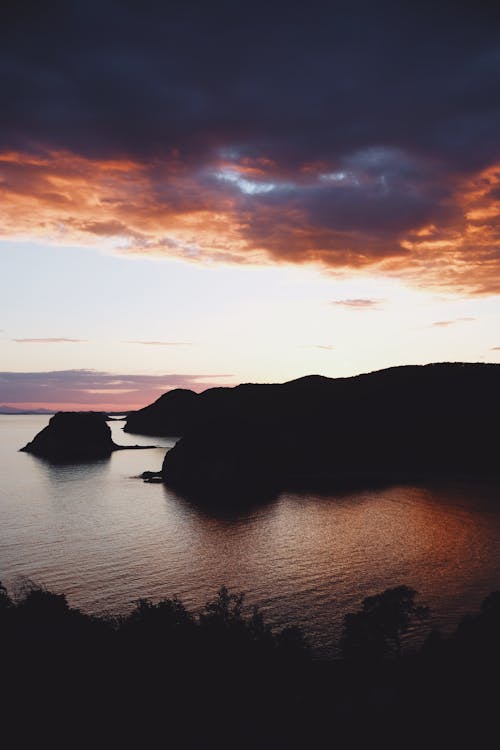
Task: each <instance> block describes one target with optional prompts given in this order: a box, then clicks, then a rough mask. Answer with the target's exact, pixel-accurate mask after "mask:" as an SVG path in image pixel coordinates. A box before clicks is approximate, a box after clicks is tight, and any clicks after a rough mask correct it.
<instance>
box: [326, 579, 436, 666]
mask: <svg viewBox="0 0 500 750" xmlns="http://www.w3.org/2000/svg"><path fill="white" fill-rule="evenodd" d="M416 595H417V592H416V591H415V590H414V589H412V588H410V587H409V586H397V587H395V588H391V589H387V590H386V591H384V592H383V593H382V594H377V595H376V596H368V597H366V599H364V601H363V604H362V607H361V610H360V611H359V612H355V613H352V612H351V613H349V614H347V615H345V617H344V630H343V634H342V640H341V649H342V655H343V656H344V657H345V658H348V659H363V660H373V659H382V658H387V657H400V656H401V646H402V637H403V635H404V634H405V633H406V632H407V631H408V629H409V627H410V626H411V625H412V624H413V623H414V622H415V621H422V620H424V619H426V618H427V617H428V615H429V610H428V608H427V607H423V606H419V605H417V604H415V597H416Z"/></svg>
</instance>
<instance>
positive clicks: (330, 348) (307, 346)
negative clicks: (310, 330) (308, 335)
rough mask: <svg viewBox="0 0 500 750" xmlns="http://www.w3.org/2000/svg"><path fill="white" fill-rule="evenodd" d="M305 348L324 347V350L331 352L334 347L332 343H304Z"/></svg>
mask: <svg viewBox="0 0 500 750" xmlns="http://www.w3.org/2000/svg"><path fill="white" fill-rule="evenodd" d="M305 347H306V348H307V349H324V350H325V351H328V352H331V351H333V350H334V349H335V346H334V345H333V344H305Z"/></svg>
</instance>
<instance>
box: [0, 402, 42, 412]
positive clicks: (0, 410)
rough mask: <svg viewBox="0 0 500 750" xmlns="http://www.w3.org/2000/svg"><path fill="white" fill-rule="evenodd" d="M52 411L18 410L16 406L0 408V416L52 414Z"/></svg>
mask: <svg viewBox="0 0 500 750" xmlns="http://www.w3.org/2000/svg"><path fill="white" fill-rule="evenodd" d="M53 413H54V409H18V408H17V407H16V406H6V405H5V404H3V405H2V406H0V414H53Z"/></svg>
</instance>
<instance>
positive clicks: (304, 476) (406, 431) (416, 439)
mask: <svg viewBox="0 0 500 750" xmlns="http://www.w3.org/2000/svg"><path fill="white" fill-rule="evenodd" d="M499 417H500V365H497V364H482V363H472V364H469V363H438V364H431V365H424V366H403V367H394V368H389V369H386V370H380V371H377V372H372V373H368V374H365V375H359V376H355V377H350V378H326V377H321V376H318V375H311V376H308V377H304V378H300V379H298V380H293V381H290V382H288V383H283V384H244V385H239V386H236V387H235V388H212V389H209V390H207V391H204V392H203V393H201V394H195V393H193V392H191V391H181V390H173V391H170V392H169V393H166V394H164V395H163V396H162V397H161V398H160V399H159V400H158V401H156V402H155V403H154V404H151V405H150V406H148V407H146V408H145V409H141V410H139V411H138V412H135V413H134V414H131V415H129V417H128V420H127V425H126V427H125V429H126V430H127V431H129V432H132V431H134V432H135V431H137V432H139V431H141V432H144V433H145V434H155V435H172V434H174V435H180V436H182V437H181V439H180V440H179V441H178V442H177V443H176V445H175V446H174V447H173V448H172V449H171V450H170V451H168V453H167V455H166V456H165V460H164V462H163V466H162V475H163V478H164V481H165V482H166V483H167V484H169V485H171V486H172V487H175V488H177V489H179V490H181V491H185V492H191V493H198V494H200V493H201V494H204V495H213V494H214V493H215V494H221V495H222V494H224V493H229V494H230V495H231V494H236V493H238V492H241V491H242V489H244V490H245V491H248V492H251V493H254V494H255V493H257V492H265V491H273V490H279V489H284V488H287V487H288V488H307V489H312V488H316V487H321V488H322V487H328V486H331V485H332V484H336V483H339V482H340V483H341V482H351V481H358V482H366V481H370V482H371V481H374V480H380V481H390V482H391V481H402V480H405V479H417V478H427V477H430V476H432V477H436V476H440V477H449V476H454V477H456V476H465V475H467V476H498V474H499V461H498V446H497V437H496V435H497V429H498V420H499Z"/></svg>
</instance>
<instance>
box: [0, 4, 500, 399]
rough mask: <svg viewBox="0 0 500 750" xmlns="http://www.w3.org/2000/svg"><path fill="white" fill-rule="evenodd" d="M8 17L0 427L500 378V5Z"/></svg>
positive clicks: (11, 7) (1, 71)
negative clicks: (324, 380) (403, 374)
mask: <svg viewBox="0 0 500 750" xmlns="http://www.w3.org/2000/svg"><path fill="white" fill-rule="evenodd" d="M436 5H437V7H434V6H433V4H430V3H425V2H419V3H416V2H415V3H412V2H384V1H382V2H377V3H375V2H356V1H355V0H353V1H352V2H349V3H344V2H315V1H314V0H312V1H309V2H307V3H306V2H303V0H302V1H301V2H298V3H295V2H286V3H284V2H283V3H282V2H278V1H272V0H271V1H270V0H268V2H266V3H262V2H252V3H249V2H235V1H233V2H217V1H214V2H199V3H195V2H189V1H188V0H186V1H185V2H180V1H179V2H163V3H151V2H142V3H140V4H139V3H133V2H125V1H122V2H110V1H109V0H99V2H92V1H86V2H72V1H68V0H66V1H65V2H51V3H50V4H44V3H38V2H20V3H10V4H5V5H4V6H3V7H2V10H1V24H0V41H1V46H0V80H1V88H0V91H1V95H2V115H1V118H0V269H1V275H2V294H1V303H0V357H1V364H0V369H1V372H0V405H2V404H7V405H12V406H17V407H20V408H25V407H46V408H54V409H63V408H66V409H67V408H70V409H90V408H93V409H117V410H120V409H125V408H135V407H139V406H143V405H144V404H146V403H148V402H151V401H152V400H154V399H155V398H157V397H158V396H159V395H160V394H161V393H163V392H165V391H166V390H169V389H170V388H174V387H188V388H193V389H194V390H198V391H199V390H202V389H204V388H207V387H210V386H212V385H233V384H237V383H240V382H249V381H254V382H270V381H285V380H290V379H292V378H296V377H300V376H302V375H306V374H310V373H320V374H323V375H328V376H331V377H337V376H345V375H352V374H357V373H360V372H366V371H370V370H374V369H379V368H382V367H388V366H393V365H401V364H416V363H426V362H432V361H479V362H484V361H491V362H500V11H499V9H498V3H491V4H490V3H475V4H473V3H456V2H454V3H447V2H439V3H436Z"/></svg>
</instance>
